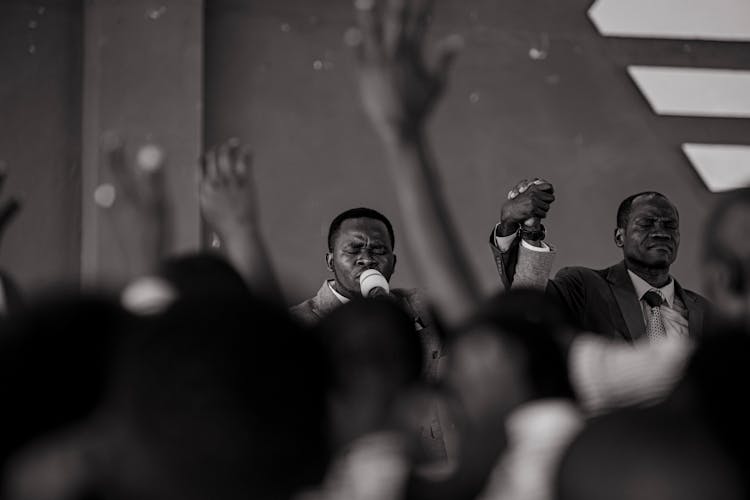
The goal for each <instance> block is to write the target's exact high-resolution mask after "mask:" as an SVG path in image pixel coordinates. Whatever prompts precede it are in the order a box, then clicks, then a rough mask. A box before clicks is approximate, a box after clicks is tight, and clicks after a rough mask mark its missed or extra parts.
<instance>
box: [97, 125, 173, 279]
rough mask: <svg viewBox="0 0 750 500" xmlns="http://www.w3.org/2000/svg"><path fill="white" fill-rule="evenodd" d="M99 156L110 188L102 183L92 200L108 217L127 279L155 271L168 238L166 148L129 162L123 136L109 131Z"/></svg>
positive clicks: (148, 148)
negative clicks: (119, 249) (106, 173)
mask: <svg viewBox="0 0 750 500" xmlns="http://www.w3.org/2000/svg"><path fill="white" fill-rule="evenodd" d="M102 152H103V155H104V159H105V162H106V164H107V167H108V168H109V172H110V173H111V175H112V184H103V185H100V186H99V187H98V188H97V190H96V192H95V199H96V201H97V203H98V204H99V206H100V207H102V208H104V209H105V210H106V212H105V213H106V214H107V215H108V216H109V217H111V219H112V223H113V226H114V231H115V236H116V238H117V241H118V243H119V245H120V247H121V249H122V251H123V254H124V256H125V259H126V262H127V268H128V269H127V271H128V277H129V278H135V277H138V276H142V275H145V274H148V273H150V272H153V271H154V269H155V268H156V266H157V264H158V263H159V261H160V260H161V259H162V258H163V257H164V256H165V254H166V252H167V250H168V249H169V246H170V240H171V227H170V223H171V214H170V205H169V200H168V197H167V189H166V183H165V177H164V176H165V172H164V170H165V169H164V166H165V163H166V155H165V153H164V150H163V149H162V148H161V147H159V146H157V145H156V144H146V145H144V146H142V147H141V148H140V149H139V150H138V152H137V154H136V155H135V158H130V157H129V156H128V154H127V152H126V147H125V142H124V140H123V138H122V137H121V136H120V135H118V134H117V133H114V132H109V133H106V134H105V135H104V137H103V140H102Z"/></svg>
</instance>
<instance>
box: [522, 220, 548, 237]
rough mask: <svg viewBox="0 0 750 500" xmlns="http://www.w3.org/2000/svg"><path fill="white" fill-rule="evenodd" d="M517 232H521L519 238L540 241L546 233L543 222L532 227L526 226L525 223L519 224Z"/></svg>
mask: <svg viewBox="0 0 750 500" xmlns="http://www.w3.org/2000/svg"><path fill="white" fill-rule="evenodd" d="M519 232H520V233H521V238H523V239H525V240H528V241H542V240H543V239H544V237H545V236H546V234H547V232H546V230H545V229H544V224H539V225H538V226H535V227H532V228H529V227H527V226H526V225H525V224H521V229H519Z"/></svg>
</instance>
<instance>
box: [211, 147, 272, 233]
mask: <svg viewBox="0 0 750 500" xmlns="http://www.w3.org/2000/svg"><path fill="white" fill-rule="evenodd" d="M201 166H202V168H201V180H200V205H201V209H202V212H203V216H204V217H205V219H206V222H208V223H209V225H210V226H211V227H212V228H213V229H214V231H216V232H217V233H218V234H219V236H220V237H221V238H222V239H224V238H227V237H228V236H231V234H232V233H234V232H236V231H241V230H245V229H248V228H249V229H252V230H256V229H257V225H258V197H257V192H256V186H255V178H254V176H253V175H252V172H251V168H252V155H251V152H250V149H249V148H248V147H247V146H243V145H241V144H240V142H239V140H237V139H230V140H229V141H227V142H225V143H224V144H222V145H220V146H219V147H217V148H214V149H210V150H209V151H208V152H207V153H206V154H205V155H204V156H203V161H202V165H201Z"/></svg>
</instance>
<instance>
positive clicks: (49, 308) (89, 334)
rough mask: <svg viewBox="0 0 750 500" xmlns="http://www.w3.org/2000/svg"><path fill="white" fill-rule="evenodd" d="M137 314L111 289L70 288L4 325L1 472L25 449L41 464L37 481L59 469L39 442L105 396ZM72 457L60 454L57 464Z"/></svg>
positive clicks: (80, 421)
mask: <svg viewBox="0 0 750 500" xmlns="http://www.w3.org/2000/svg"><path fill="white" fill-rule="evenodd" d="M133 321H134V319H133V318H132V317H131V316H129V315H128V314H127V313H126V312H125V311H124V310H123V309H122V308H121V307H120V305H119V303H118V301H117V300H116V299H114V298H113V297H109V296H106V295H97V294H94V293H86V294H81V293H80V292H76V291H74V290H67V291H66V292H65V293H60V294H59V295H58V294H54V295H51V296H48V297H43V298H41V299H39V300H38V301H32V302H31V303H30V304H29V306H28V309H27V310H26V311H24V312H23V313H21V314H18V315H16V316H15V317H13V318H12V319H11V320H9V321H8V322H7V323H5V324H4V325H2V326H3V329H2V330H1V331H0V406H2V407H3V408H4V411H3V417H2V422H3V425H2V428H1V429H0V471H3V470H5V473H3V476H4V479H8V471H7V469H6V466H10V465H9V464H10V463H13V464H17V462H18V460H19V457H21V456H23V457H26V458H25V463H29V464H31V465H32V466H33V467H36V469H35V471H36V472H37V473H36V477H35V479H34V481H35V482H36V484H38V485H40V486H44V487H46V486H47V484H46V483H45V481H49V480H50V479H51V478H54V477H56V476H55V475H54V473H57V474H60V470H54V467H52V468H50V467H49V464H48V463H46V462H44V459H43V457H42V455H41V454H37V450H39V449H41V448H43V447H44V446H46V444H45V443H51V442H53V441H54V440H56V439H58V437H59V436H61V435H65V434H66V433H68V432H69V430H70V429H72V428H80V427H81V426H84V425H85V423H86V422H87V421H88V420H89V419H90V418H91V417H92V415H93V414H94V413H95V412H96V411H97V410H98V409H99V408H100V407H101V406H102V404H103V402H104V401H105V400H106V399H107V398H108V396H109V389H110V386H111V381H112V371H113V363H114V360H115V359H116V357H117V355H118V352H120V350H121V346H122V344H123V343H124V342H125V339H126V338H127V336H128V334H130V332H131V328H132V326H133ZM66 456H67V457H69V456H70V454H69V453H68V454H67V455H66ZM68 465H70V462H59V463H57V468H58V469H63V468H65V467H66V466H68ZM14 467H15V465H14ZM14 470H15V469H14ZM39 472H44V473H50V475H46V474H41V473H39ZM72 475H74V474H71V476H72ZM72 481H74V479H72V478H71V482H72ZM0 486H2V485H0ZM73 486H75V487H78V485H71V487H73ZM66 487H67V486H66Z"/></svg>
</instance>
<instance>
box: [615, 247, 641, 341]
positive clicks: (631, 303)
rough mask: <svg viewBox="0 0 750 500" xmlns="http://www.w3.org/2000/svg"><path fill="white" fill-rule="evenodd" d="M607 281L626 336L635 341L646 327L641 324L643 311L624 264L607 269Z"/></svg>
mask: <svg viewBox="0 0 750 500" xmlns="http://www.w3.org/2000/svg"><path fill="white" fill-rule="evenodd" d="M607 281H609V283H610V288H611V289H612V294H613V295H614V297H615V300H616V301H617V306H618V308H619V310H620V311H619V312H620V313H621V315H622V318H623V319H624V321H625V326H626V327H627V332H626V333H627V335H628V336H629V337H630V340H636V339H639V338H641V337H642V336H643V335H645V334H646V325H645V324H644V322H643V310H642V309H641V304H640V303H639V302H638V297H637V296H636V295H635V288H633V282H632V281H631V280H630V276H628V270H627V269H626V268H625V262H620V263H619V264H617V265H615V266H612V267H610V268H609V270H608V273H607Z"/></svg>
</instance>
